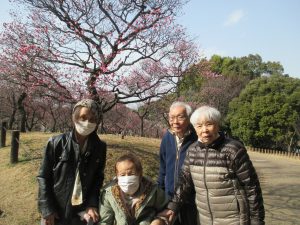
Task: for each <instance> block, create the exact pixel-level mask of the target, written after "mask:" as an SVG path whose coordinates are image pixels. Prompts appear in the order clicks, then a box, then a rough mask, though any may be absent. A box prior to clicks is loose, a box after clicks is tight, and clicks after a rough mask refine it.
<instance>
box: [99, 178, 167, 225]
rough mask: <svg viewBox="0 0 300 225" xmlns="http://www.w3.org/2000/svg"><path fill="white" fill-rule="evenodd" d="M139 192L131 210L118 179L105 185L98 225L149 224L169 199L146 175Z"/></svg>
mask: <svg viewBox="0 0 300 225" xmlns="http://www.w3.org/2000/svg"><path fill="white" fill-rule="evenodd" d="M141 189H142V190H141ZM138 192H140V193H141V194H140V195H139V196H138V201H137V203H136V204H135V205H134V210H132V211H133V212H132V211H131V212H130V211H129V210H128V207H126V205H125V204H126V203H125V202H124V201H123V200H122V197H121V189H120V187H119V186H118V184H117V180H113V181H112V182H111V183H110V184H108V185H107V186H106V187H104V189H103V190H102V192H101V198H100V206H99V207H100V222H99V223H98V225H114V224H116V225H136V224H139V225H149V224H150V223H151V222H152V220H153V219H154V218H155V217H156V214H157V213H158V212H160V211H162V210H163V209H164V208H165V207H166V205H167V203H168V200H167V198H166V196H165V193H164V191H163V190H162V189H160V188H159V187H158V186H157V185H156V184H154V183H153V182H152V181H150V180H149V179H147V178H145V177H143V178H142V181H141V185H140V190H139V191H138ZM132 214H134V215H132Z"/></svg>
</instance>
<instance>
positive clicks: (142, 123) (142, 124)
mask: <svg viewBox="0 0 300 225" xmlns="http://www.w3.org/2000/svg"><path fill="white" fill-rule="evenodd" d="M141 137H144V117H141Z"/></svg>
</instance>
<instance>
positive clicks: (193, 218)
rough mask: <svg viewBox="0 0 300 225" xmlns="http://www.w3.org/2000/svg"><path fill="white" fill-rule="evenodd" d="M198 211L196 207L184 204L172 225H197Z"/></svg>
mask: <svg viewBox="0 0 300 225" xmlns="http://www.w3.org/2000/svg"><path fill="white" fill-rule="evenodd" d="M197 217H198V210H197V207H196V205H190V204H184V205H183V206H182V207H181V209H180V211H179V214H178V216H177V218H176V220H175V221H174V223H173V225H197V221H198V219H197Z"/></svg>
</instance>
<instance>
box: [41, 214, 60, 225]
mask: <svg viewBox="0 0 300 225" xmlns="http://www.w3.org/2000/svg"><path fill="white" fill-rule="evenodd" d="M58 218H59V217H58V215H57V214H56V213H53V214H51V215H49V216H47V217H45V218H43V220H44V223H45V225H55V219H58Z"/></svg>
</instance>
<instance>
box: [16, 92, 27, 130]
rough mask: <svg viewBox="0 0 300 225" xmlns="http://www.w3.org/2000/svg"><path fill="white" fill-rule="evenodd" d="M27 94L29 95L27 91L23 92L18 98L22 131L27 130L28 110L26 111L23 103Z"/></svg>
mask: <svg viewBox="0 0 300 225" xmlns="http://www.w3.org/2000/svg"><path fill="white" fill-rule="evenodd" d="M26 96H27V94H26V93H25V92H23V93H22V94H21V95H20V97H19V99H18V110H19V112H20V115H21V121H20V131H21V132H26V111H25V107H24V104H23V101H24V99H25V98H26Z"/></svg>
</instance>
